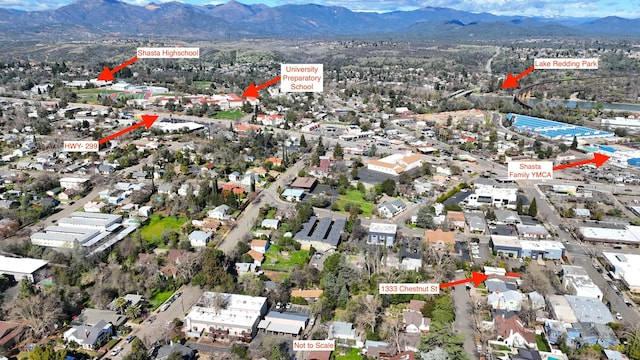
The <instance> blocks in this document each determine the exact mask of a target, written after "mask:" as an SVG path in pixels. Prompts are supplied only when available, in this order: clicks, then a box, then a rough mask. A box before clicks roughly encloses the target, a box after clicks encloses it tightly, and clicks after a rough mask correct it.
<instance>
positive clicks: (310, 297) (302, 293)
mask: <svg viewBox="0 0 640 360" xmlns="http://www.w3.org/2000/svg"><path fill="white" fill-rule="evenodd" d="M322 293H323V291H322V290H319V289H307V290H303V289H298V290H296V289H291V297H300V298H303V299H305V300H307V301H316V300H318V298H319V297H320V296H322Z"/></svg>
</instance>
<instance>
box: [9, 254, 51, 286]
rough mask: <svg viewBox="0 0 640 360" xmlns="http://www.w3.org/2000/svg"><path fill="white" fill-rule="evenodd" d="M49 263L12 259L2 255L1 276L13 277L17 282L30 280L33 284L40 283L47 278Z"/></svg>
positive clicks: (28, 259) (27, 259)
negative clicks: (46, 271)
mask: <svg viewBox="0 0 640 360" xmlns="http://www.w3.org/2000/svg"><path fill="white" fill-rule="evenodd" d="M48 263H49V262H48V261H46V260H40V259H31V258H12V257H6V256H1V255H0V274H1V275H10V276H13V278H14V279H15V280H16V281H20V280H22V279H28V280H29V281H31V282H38V281H40V280H42V278H43V277H45V276H44V275H45V270H46V266H47V264H48Z"/></svg>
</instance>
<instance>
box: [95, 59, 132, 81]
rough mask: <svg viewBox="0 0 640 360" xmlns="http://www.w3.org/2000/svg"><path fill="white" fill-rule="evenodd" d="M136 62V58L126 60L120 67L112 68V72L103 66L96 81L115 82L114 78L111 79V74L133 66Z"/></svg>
mask: <svg viewBox="0 0 640 360" xmlns="http://www.w3.org/2000/svg"><path fill="white" fill-rule="evenodd" d="M136 61H138V57H137V56H134V57H132V58H131V59H129V60H127V61H126V62H125V63H123V64H122V65H120V66H118V67H115V68H113V70H109V67H108V66H105V67H104V69H102V72H101V73H100V75H99V76H98V80H99V81H113V80H115V78H114V77H113V74H115V73H117V72H118V71H120V70H122V69H124V68H126V67H127V66H129V65H131V64H133V63H134V62H136Z"/></svg>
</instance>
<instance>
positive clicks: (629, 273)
mask: <svg viewBox="0 0 640 360" xmlns="http://www.w3.org/2000/svg"><path fill="white" fill-rule="evenodd" d="M602 255H603V256H604V258H605V259H606V260H607V262H608V263H609V265H610V266H611V268H612V270H611V272H612V273H613V276H614V277H615V278H617V279H620V280H621V281H622V282H623V283H624V284H625V285H626V286H627V287H628V288H629V291H631V292H634V293H640V255H638V254H622V253H614V252H606V251H603V252H602Z"/></svg>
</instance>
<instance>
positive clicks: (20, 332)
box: [0, 321, 27, 351]
mask: <svg viewBox="0 0 640 360" xmlns="http://www.w3.org/2000/svg"><path fill="white" fill-rule="evenodd" d="M26 330H27V329H26V327H25V326H24V325H22V324H19V323H14V322H10V321H0V348H3V349H5V350H7V351H8V350H10V349H11V348H13V347H14V346H15V345H16V344H18V343H19V342H20V341H21V340H22V337H23V336H24V334H25V332H26Z"/></svg>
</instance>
